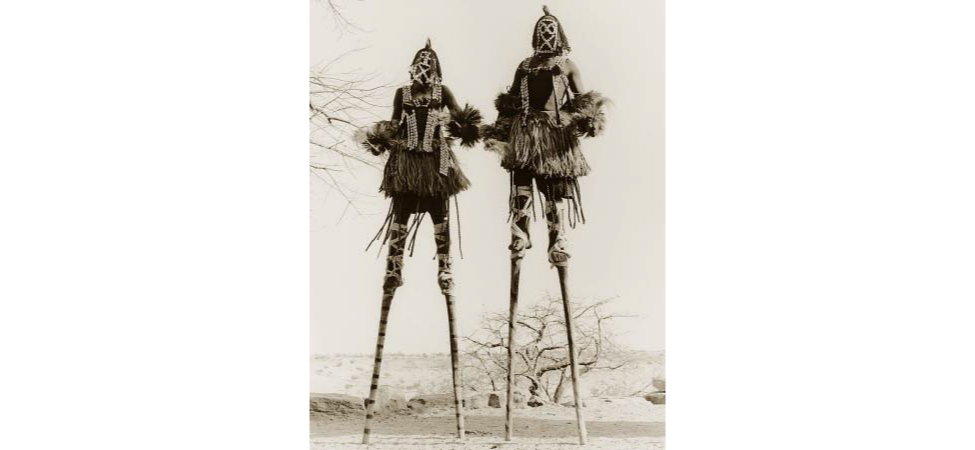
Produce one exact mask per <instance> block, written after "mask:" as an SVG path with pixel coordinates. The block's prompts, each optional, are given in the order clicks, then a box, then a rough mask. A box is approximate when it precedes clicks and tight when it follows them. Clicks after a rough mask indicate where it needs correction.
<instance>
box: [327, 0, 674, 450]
mask: <svg viewBox="0 0 975 450" xmlns="http://www.w3.org/2000/svg"><path fill="white" fill-rule="evenodd" d="M310 12H311V14H310V16H311V17H310V18H311V22H310V34H311V42H310V44H311V45H310V50H311V55H310V77H309V89H310V101H309V126H310V142H309V147H310V150H309V151H310V162H309V180H310V181H309V182H310V201H311V204H310V233H311V235H310V245H311V249H310V254H311V267H310V283H311V298H310V330H309V331H310V336H311V340H310V350H311V354H310V355H309V367H310V375H309V376H310V380H309V391H310V392H309V397H310V401H309V405H310V406H309V416H310V440H311V442H310V443H311V448H312V449H345V448H362V447H363V446H364V445H368V446H370V447H371V448H377V449H399V448H407V447H409V448H431V449H438V448H476V449H481V448H484V449H489V448H498V446H499V445H502V444H503V445H504V446H505V447H506V448H511V449H520V448H525V449H527V448H539V447H538V446H543V448H561V447H563V446H565V447H570V446H571V447H575V446H578V445H586V446H587V447H588V448H597V449H632V448H653V449H662V448H664V442H665V410H666V358H665V342H664V331H665V323H664V310H665V309H664V305H665V302H664V181H665V180H664V51H663V50H664V46H663V44H664V39H663V37H664V5H663V1H651V2H639V3H637V2H598V3H597V2H568V1H549V2H516V1H506V2H490V3H489V2H479V3H474V2H450V1H446V0H440V1H437V0H424V1H416V2H394V1H381V0H312V1H311V4H310Z"/></svg>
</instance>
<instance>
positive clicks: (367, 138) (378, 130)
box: [355, 120, 402, 156]
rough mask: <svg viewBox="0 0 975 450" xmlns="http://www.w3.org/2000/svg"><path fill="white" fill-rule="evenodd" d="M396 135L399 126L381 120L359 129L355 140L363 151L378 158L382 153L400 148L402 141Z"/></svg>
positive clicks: (389, 121)
mask: <svg viewBox="0 0 975 450" xmlns="http://www.w3.org/2000/svg"><path fill="white" fill-rule="evenodd" d="M398 133H399V124H397V123H395V122H393V121H391V120H382V121H379V122H376V123H375V124H373V125H371V126H368V127H363V128H360V129H359V130H358V131H356V134H355V140H356V142H358V144H359V146H360V147H362V148H363V149H364V150H366V151H368V152H369V153H372V154H373V155H376V156H379V155H381V154H383V152H386V151H389V150H393V149H396V148H399V147H401V146H402V139H401V138H398V137H397V134H398Z"/></svg>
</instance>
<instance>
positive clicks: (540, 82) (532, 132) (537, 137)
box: [483, 7, 606, 441]
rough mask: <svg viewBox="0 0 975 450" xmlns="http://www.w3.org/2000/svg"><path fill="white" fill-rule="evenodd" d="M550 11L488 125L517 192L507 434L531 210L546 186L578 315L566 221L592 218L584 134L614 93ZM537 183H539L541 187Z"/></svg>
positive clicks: (546, 211) (554, 240) (552, 241)
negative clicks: (585, 67)
mask: <svg viewBox="0 0 975 450" xmlns="http://www.w3.org/2000/svg"><path fill="white" fill-rule="evenodd" d="M543 12H544V15H543V16H542V17H541V18H540V19H538V21H537V22H536V23H535V28H534V30H533V33H532V48H533V50H534V52H533V54H532V56H530V57H528V58H526V59H525V60H524V61H522V62H521V64H519V65H518V68H517V69H516V70H515V76H514V82H513V83H512V85H511V87H510V88H509V89H508V90H507V91H506V92H502V93H501V94H499V95H498V97H497V99H496V100H495V107H496V108H497V110H498V119H497V121H496V122H495V123H494V124H493V125H489V126H486V127H484V130H483V137H484V140H485V147H486V148H487V149H488V150H493V151H496V152H498V153H499V154H500V156H501V166H502V167H504V168H505V169H507V170H508V172H509V174H510V179H511V188H510V193H509V205H510V216H509V219H510V222H511V242H510V245H509V246H508V248H509V249H510V250H511V321H510V323H511V324H512V326H511V327H510V328H509V343H510V344H511V345H509V366H508V369H509V372H508V388H509V391H508V409H509V410H508V413H507V428H506V431H507V432H506V438H508V439H510V438H511V428H512V421H511V411H510V409H511V397H512V396H511V384H512V376H513V375H512V366H513V364H514V361H513V360H512V352H513V349H514V348H515V345H514V338H515V336H514V334H515V333H514V325H513V324H514V323H515V320H514V318H515V314H516V309H517V301H518V278H519V275H520V271H521V260H522V258H524V256H525V252H526V250H528V249H530V248H532V239H531V235H530V232H529V222H530V220H529V218H530V217H532V215H533V213H534V199H535V198H536V195H535V188H534V187H537V190H538V192H539V193H540V194H541V195H540V196H539V197H540V198H541V200H542V207H541V210H542V212H543V215H544V216H545V220H546V222H547V224H548V250H547V253H548V260H549V262H550V263H551V264H552V265H553V266H555V267H556V268H558V272H559V280H560V284H561V286H562V295H563V301H564V303H565V307H566V315H567V317H566V321H567V325H569V324H570V323H571V322H570V319H571V318H570V317H569V316H570V313H569V303H568V301H569V299H568V288H567V284H566V277H567V270H568V262H569V258H570V254H569V249H568V239H567V238H566V234H565V233H566V224H568V225H569V227H570V228H571V227H574V226H575V224H576V223H578V222H582V223H584V222H585V214H584V213H583V211H582V196H581V189H580V187H579V178H580V177H583V176H585V175H588V174H589V171H590V167H589V164H588V163H587V162H586V158H585V156H583V154H582V148H581V146H580V138H582V137H591V136H596V135H598V134H600V133H601V132H602V130H603V126H604V123H605V116H604V113H603V105H604V104H605V103H606V101H605V100H604V99H603V98H602V96H601V95H599V94H598V93H596V92H592V91H590V92H585V91H583V87H582V79H581V74H580V71H579V68H578V67H577V66H576V65H575V63H573V62H572V61H571V60H569V58H568V56H567V55H568V53H569V51H570V47H569V40H568V38H567V37H566V34H565V30H564V28H563V27H562V24H561V23H560V22H559V20H558V18H556V17H555V16H553V15H552V14H550V13H549V10H548V8H547V7H543ZM533 186H534V187H533ZM567 328H568V332H569V338H570V339H569V345H570V353H571V356H572V358H571V360H572V367H573V371H572V373H573V381H578V377H577V376H576V370H575V367H576V364H575V353H574V349H573V348H572V347H574V343H573V342H572V339H571V336H572V334H571V332H572V330H571V326H568V327H567ZM574 386H575V387H576V389H575V391H576V392H577V394H576V396H577V400H576V404H577V415H578V417H577V419H578V423H579V432H580V439H581V440H582V441H585V423H584V421H583V420H582V411H581V406H578V405H579V404H580V402H579V399H578V386H577V383H574Z"/></svg>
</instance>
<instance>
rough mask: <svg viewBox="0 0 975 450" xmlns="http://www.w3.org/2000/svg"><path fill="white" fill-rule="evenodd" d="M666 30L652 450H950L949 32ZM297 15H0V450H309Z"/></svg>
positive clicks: (673, 12)
mask: <svg viewBox="0 0 975 450" xmlns="http://www.w3.org/2000/svg"><path fill="white" fill-rule="evenodd" d="M667 8H668V16H667V21H666V26H667V28H668V33H667V40H668V44H667V71H668V74H667V82H668V90H667V122H668V128H667V133H668V141H667V143H668V147H667V159H668V166H667V175H666V176H667V190H668V194H667V207H668V210H667V233H668V235H667V254H668V258H667V259H668V261H667V272H668V277H667V285H668V292H667V295H668V296H667V310H668V317H667V331H668V336H667V346H668V349H667V350H668V360H669V361H668V375H669V378H670V386H671V391H670V394H671V395H670V407H669V408H668V409H669V411H668V418H667V419H668V424H667V426H668V437H667V441H668V442H667V445H668V447H669V448H671V449H695V450H697V449H709V448H710V449H719V448H749V449H776V450H778V449H783V448H788V449H806V448H810V449H812V448H815V449H826V448H828V449H837V448H850V449H866V448H885V449H887V448H890V449H894V448H905V449H907V448H910V449H921V448H931V449H950V448H972V446H973V441H975V438H973V437H972V434H971V432H970V431H969V430H970V428H971V423H972V419H973V413H972V408H971V406H970V405H971V404H972V403H973V400H975V395H973V394H975V392H973V383H972V381H971V380H972V379H973V375H975V373H973V368H972V363H971V362H970V360H971V356H970V355H971V354H972V351H971V343H972V342H975V339H973V337H975V336H973V332H972V330H973V327H972V326H971V321H972V320H971V318H972V316H973V314H972V307H971V305H972V300H975V298H973V297H975V295H973V291H975V289H973V287H975V286H973V284H975V283H973V276H972V275H973V273H975V271H973V269H975V267H973V266H975V257H973V255H975V238H973V232H972V230H975V217H973V213H972V204H973V202H972V196H973V194H975V186H973V184H975V181H973V179H975V177H973V176H972V172H973V167H975V164H973V163H975V160H973V157H972V155H973V150H975V145H973V143H975V142H973V141H975V134H973V133H972V124H973V123H975V120H973V119H975V107H973V105H975V91H973V82H972V80H975V68H973V63H972V61H973V59H972V57H971V55H972V43H973V42H975V36H973V34H975V27H972V26H971V19H972V17H975V14H973V13H975V10H973V6H972V5H971V3H970V2H962V1H929V2H923V3H921V2H911V3H908V2H889V1H887V2H880V1H850V0H848V1H825V2H782V1H738V2H727V1H710V2H707V1H672V2H670V3H669V4H668V5H667ZM307 14H308V10H307V7H306V6H305V5H304V4H301V3H296V4H291V5H289V4H285V3H281V4H274V5H271V4H264V5H259V4H250V5H249V4H246V3H242V2H230V1H215V2H190V1H170V2H166V3H165V4H157V3H144V2H141V3H140V2H123V1H95V2H66V1H61V2H44V3H27V2H19V3H9V4H5V5H4V6H3V7H2V11H0V39H2V41H3V42H4V52H3V53H4V54H3V58H4V63H5V64H4V66H5V68H4V70H3V71H2V73H3V75H2V82H0V91H2V92H0V99H2V101H0V123H2V124H3V125H2V127H3V130H2V132H0V206H2V217H3V219H2V225H0V240H2V246H0V263H2V265H0V270H2V272H0V273H2V277H3V281H2V283H0V303H2V311H0V342H2V344H0V345H2V349H3V356H2V357H3V366H4V370H3V374H2V382H0V398H2V406H0V412H2V415H3V416H2V418H0V420H2V423H3V424H4V426H3V428H4V432H3V433H0V447H3V448H17V449H23V448H99V449H109V448H126V449H129V448H142V449H155V448H160V449H162V448H165V449H172V448H181V449H186V448H206V449H212V448H234V449H247V448H255V449H267V448H305V446H306V445H307V442H308V434H307V433H308V425H307V417H308V416H307V410H306V408H307V403H306V400H307V376H308V375H307V374H308V372H307V361H308V360H307V355H308V347H307V346H308V324H307V317H308V316H307V314H308V303H307V301H308V271H307V268H308V201H307V194H308V184H307V183H308V181H307V180H308V175H307V171H306V168H305V164H306V161H305V156H304V151H303V149H304V148H305V145H306V134H307V128H306V126H305V122H304V121H305V120H306V110H305V109H304V105H305V102H306V101H307V97H306V96H307V91H306V85H305V81H304V80H305V76H306V71H307V57H308V56H307V55H308V42H307V36H308V30H307V27H308V18H307ZM289 149H299V150H298V151H294V150H289Z"/></svg>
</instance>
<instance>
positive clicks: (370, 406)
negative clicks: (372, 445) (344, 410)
mask: <svg viewBox="0 0 975 450" xmlns="http://www.w3.org/2000/svg"><path fill="white" fill-rule="evenodd" d="M395 293H396V288H392V289H387V290H385V291H384V292H383V306H382V312H381V313H380V315H379V337H378V338H377V339H376V359H375V361H374V364H373V367H372V382H371V384H370V385H369V398H368V399H366V426H365V428H364V429H363V430H362V443H363V444H368V443H369V433H370V431H371V430H370V425H371V423H372V415H373V411H374V409H375V405H376V393H377V390H378V389H379V371H380V369H381V368H382V364H383V342H385V341H386V320H387V319H388V318H389V307H390V305H391V304H392V303H393V294H395Z"/></svg>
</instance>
